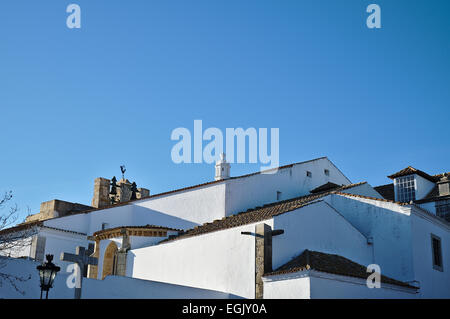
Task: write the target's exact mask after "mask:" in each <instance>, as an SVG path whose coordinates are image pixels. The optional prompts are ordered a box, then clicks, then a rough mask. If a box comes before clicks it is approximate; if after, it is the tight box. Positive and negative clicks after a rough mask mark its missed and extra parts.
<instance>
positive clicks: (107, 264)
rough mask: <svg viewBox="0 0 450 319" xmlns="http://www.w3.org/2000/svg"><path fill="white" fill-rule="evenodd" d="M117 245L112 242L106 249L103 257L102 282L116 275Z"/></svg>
mask: <svg viewBox="0 0 450 319" xmlns="http://www.w3.org/2000/svg"><path fill="white" fill-rule="evenodd" d="M117 251H118V248H117V245H116V243H115V242H111V243H110V244H109V245H108V247H106V250H105V255H104V257H103V271H102V280H103V279H105V277H106V276H109V275H115V274H116V269H117Z"/></svg>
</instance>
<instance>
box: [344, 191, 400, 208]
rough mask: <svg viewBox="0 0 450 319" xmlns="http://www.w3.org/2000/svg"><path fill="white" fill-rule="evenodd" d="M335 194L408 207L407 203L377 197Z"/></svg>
mask: <svg viewBox="0 0 450 319" xmlns="http://www.w3.org/2000/svg"><path fill="white" fill-rule="evenodd" d="M335 193H336V194H337V195H343V196H353V197H359V198H365V199H371V200H377V201H380V202H386V203H393V204H397V205H401V206H405V205H409V204H408V203H401V202H396V201H393V200H389V199H384V198H377V197H371V196H364V195H359V194H348V193H343V192H335Z"/></svg>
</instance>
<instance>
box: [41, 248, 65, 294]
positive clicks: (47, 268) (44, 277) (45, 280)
mask: <svg viewBox="0 0 450 319" xmlns="http://www.w3.org/2000/svg"><path fill="white" fill-rule="evenodd" d="M45 257H46V258H47V262H44V263H43V264H42V265H40V266H37V267H36V269H37V270H39V278H40V280H41V299H42V292H43V291H45V292H46V296H45V299H48V291H49V290H50V288H52V287H53V281H54V280H55V277H56V274H57V273H58V271H59V270H60V269H61V268H59V267H58V266H56V265H55V264H54V263H52V260H53V255H46V256H45Z"/></svg>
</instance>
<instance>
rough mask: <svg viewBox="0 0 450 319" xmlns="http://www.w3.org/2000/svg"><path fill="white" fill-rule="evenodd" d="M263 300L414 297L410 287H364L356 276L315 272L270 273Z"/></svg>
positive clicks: (362, 280) (415, 295)
mask: <svg viewBox="0 0 450 319" xmlns="http://www.w3.org/2000/svg"><path fill="white" fill-rule="evenodd" d="M264 298H266V299H278V298H285V299H330V298H332V299H343V298H351V299H380V298H382V299H391V298H393V299H414V298H417V294H416V293H415V290H414V289H407V288H403V287H399V286H395V285H388V284H383V283H382V284H381V287H380V288H372V289H370V288H368V287H367V285H366V281H365V280H364V279H360V278H352V277H347V276H338V275H332V274H327V273H322V272H316V271H304V272H299V273H293V274H287V275H279V276H270V277H267V278H265V279H264Z"/></svg>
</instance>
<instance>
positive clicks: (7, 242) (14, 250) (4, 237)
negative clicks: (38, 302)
mask: <svg viewBox="0 0 450 319" xmlns="http://www.w3.org/2000/svg"><path fill="white" fill-rule="evenodd" d="M11 199H12V192H11V191H10V192H5V193H4V195H3V196H2V197H0V210H3V209H5V208H6V205H7V203H8V202H9V201H10V200H11ZM18 218H19V216H18V208H17V204H14V205H11V206H9V207H8V211H7V212H5V213H2V214H0V231H2V232H1V234H0V256H11V255H13V256H15V255H16V254H18V253H19V252H20V251H22V250H23V249H24V248H25V247H29V246H30V244H31V240H32V235H33V234H34V233H35V232H36V228H35V227H31V228H27V227H25V228H24V229H23V230H19V231H10V232H8V231H7V229H8V228H9V227H11V226H13V225H15V224H16V222H17V221H18ZM6 263H7V258H0V269H2V268H4V267H5V266H6ZM30 278H31V276H29V278H24V277H19V276H15V275H11V274H7V273H3V272H0V286H2V282H7V283H9V284H10V285H11V286H12V287H13V288H14V289H15V290H16V291H17V292H19V293H20V294H22V295H24V294H25V292H24V291H22V290H20V289H19V287H18V286H17V283H19V282H24V281H27V280H29V279H30Z"/></svg>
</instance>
